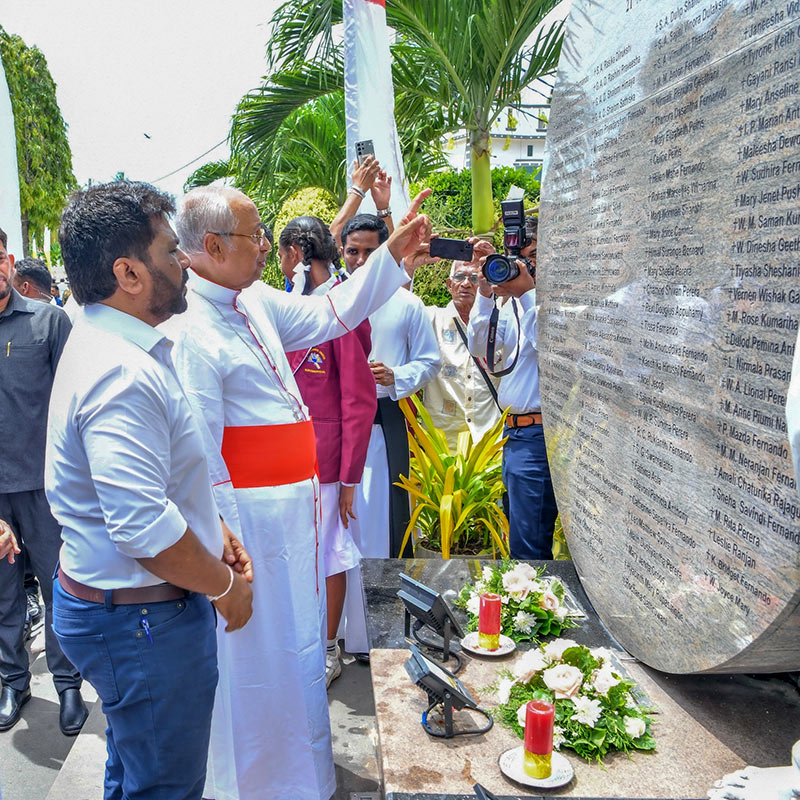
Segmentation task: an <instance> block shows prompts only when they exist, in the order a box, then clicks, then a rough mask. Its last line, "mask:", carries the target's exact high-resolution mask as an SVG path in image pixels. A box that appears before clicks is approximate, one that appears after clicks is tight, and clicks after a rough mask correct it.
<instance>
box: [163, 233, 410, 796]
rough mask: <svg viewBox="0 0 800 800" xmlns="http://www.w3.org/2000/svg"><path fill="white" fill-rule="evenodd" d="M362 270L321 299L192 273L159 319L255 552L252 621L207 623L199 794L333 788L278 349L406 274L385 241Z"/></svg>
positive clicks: (331, 323) (224, 495) (316, 336)
mask: <svg viewBox="0 0 800 800" xmlns="http://www.w3.org/2000/svg"><path fill="white" fill-rule="evenodd" d="M362 272H363V273H364V275H363V276H361V275H359V276H355V277H353V278H352V279H350V280H348V281H347V282H346V283H344V284H342V285H341V286H337V287H336V288H335V289H334V290H332V291H331V292H330V293H329V294H328V295H326V296H324V297H304V298H291V297H289V296H288V295H287V294H286V293H285V292H279V291H277V290H275V289H272V288H270V287H268V286H266V285H265V284H263V283H260V282H259V283H256V284H254V285H253V286H251V287H249V288H248V289H245V290H244V291H242V292H238V291H234V290H232V289H227V288H225V287H222V286H219V285H217V284H214V283H211V282H209V281H207V280H204V279H203V278H201V277H200V276H198V275H196V274H192V276H191V278H190V280H189V292H188V295H187V297H188V304H189V308H188V310H187V312H186V313H184V314H182V315H179V316H176V317H173V319H172V320H170V321H169V322H167V323H165V325H164V326H163V327H164V329H165V332H168V334H169V335H170V336H171V338H173V339H174V341H175V348H174V360H175V366H176V369H177V372H178V375H179V377H180V379H181V381H182V383H183V386H184V389H185V391H186V394H187V397H188V398H189V401H190V403H191V404H192V405H193V406H194V408H195V409H196V411H197V412H198V413H199V414H200V415H202V416H203V418H204V419H205V420H206V422H207V423H208V426H209V428H210V431H211V435H212V437H213V439H214V443H215V445H214V446H215V448H216V453H214V454H210V455H211V456H212V457H210V459H209V460H210V461H211V462H212V463H211V472H212V480H213V483H214V484H215V495H216V499H217V504H218V506H219V510H220V514H221V516H222V518H223V519H224V520H225V522H226V523H227V524H228V525H229V526H230V527H231V529H232V530H233V531H234V533H236V534H237V535H238V536H239V537H240V538H241V541H242V544H243V545H244V547H245V548H246V549H247V550H248V552H249V553H250V555H251V557H252V559H253V571H254V581H253V585H252V586H253V616H252V618H251V619H250V621H249V622H248V624H247V625H246V626H245V627H244V628H242V629H241V630H239V631H236V632H234V633H225V632H224V628H225V623H224V621H222V620H221V621H220V625H219V627H218V646H219V656H218V658H219V673H220V676H219V685H218V688H217V695H216V700H215V707H214V716H213V720H212V728H211V747H210V752H209V762H208V778H207V781H206V788H205V790H204V793H203V796H204V797H211V798H215V800H262V798H281V800H328V798H329V797H330V796H331V795H332V794H333V792H334V791H335V788H336V781H335V776H334V765H333V753H332V749H331V731H330V721H329V718H328V699H327V692H326V687H325V656H324V652H323V647H322V642H321V640H320V618H321V608H320V601H321V599H322V600H324V594H323V595H322V598H320V594H319V588H320V586H321V585H322V586H324V580H322V578H321V576H320V575H318V570H317V527H318V524H319V513H318V512H319V482H318V480H317V478H316V475H315V474H314V463H315V453H316V448H315V445H314V433H313V428H312V426H311V422H310V420H309V418H308V414H307V410H306V408H305V406H304V405H303V403H302V400H301V399H300V392H299V391H298V388H297V384H296V383H295V380H294V377H293V376H292V372H291V369H290V367H289V364H288V362H287V360H286V356H285V355H284V351H285V350H297V349H300V348H303V347H309V346H311V345H313V344H315V343H318V342H321V341H325V340H326V339H329V338H333V337H335V336H337V335H340V334H342V333H344V332H346V330H349V329H351V328H354V327H355V326H356V325H357V324H358V323H359V322H360V321H361V320H363V319H364V318H365V317H366V316H367V315H368V314H369V313H370V312H371V311H373V310H375V309H376V308H378V307H380V305H381V304H382V303H384V302H385V301H386V299H388V297H389V296H390V295H391V294H392V293H393V292H394V291H395V290H396V289H397V288H398V287H399V286H401V285H402V284H403V283H404V282H406V281H407V277H406V276H405V275H404V273H402V272H401V270H400V269H399V268H398V266H397V264H396V263H395V261H394V259H393V258H392V256H391V254H390V253H389V251H388V249H387V248H386V247H382V248H380V249H379V250H377V251H375V253H374V254H373V256H372V257H371V259H370V261H369V262H368V264H366V265H365V266H364V268H363V269H362ZM220 452H221V453H222V456H223V458H220V457H219V454H220ZM309 460H310V461H311V462H313V463H311V464H310V465H309V463H308V462H309Z"/></svg>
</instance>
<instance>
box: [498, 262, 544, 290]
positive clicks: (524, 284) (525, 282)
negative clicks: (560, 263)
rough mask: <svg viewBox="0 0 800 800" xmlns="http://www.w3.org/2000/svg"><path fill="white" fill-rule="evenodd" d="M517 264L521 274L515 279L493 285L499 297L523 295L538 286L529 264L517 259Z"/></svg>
mask: <svg viewBox="0 0 800 800" xmlns="http://www.w3.org/2000/svg"><path fill="white" fill-rule="evenodd" d="M517 266H518V267H519V275H517V277H516V278H514V280H512V281H507V282H506V283H501V284H499V285H498V286H493V287H492V288H493V289H494V293H495V294H496V295H497V296H498V297H522V295H523V294H525V292H529V291H530V290H531V289H535V288H536V278H534V277H533V275H531V274H530V272H528V265H527V264H526V263H525V262H524V261H519V260H517Z"/></svg>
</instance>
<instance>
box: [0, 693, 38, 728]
mask: <svg viewBox="0 0 800 800" xmlns="http://www.w3.org/2000/svg"><path fill="white" fill-rule="evenodd" d="M30 699H31V690H30V689H26V690H25V691H24V692H21V691H17V690H16V689H12V688H11V687H10V686H4V687H3V691H2V693H0V731H7V730H9V729H10V728H13V727H14V726H15V725H16V724H17V723H18V722H19V715H20V712H21V711H22V706H24V705H25V703H27V702H28V700H30Z"/></svg>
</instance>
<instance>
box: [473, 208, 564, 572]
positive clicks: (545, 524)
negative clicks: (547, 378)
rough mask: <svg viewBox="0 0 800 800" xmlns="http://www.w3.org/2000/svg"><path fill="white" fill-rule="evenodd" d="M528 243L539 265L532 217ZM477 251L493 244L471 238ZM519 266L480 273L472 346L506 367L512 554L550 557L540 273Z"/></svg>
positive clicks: (526, 254) (554, 511)
mask: <svg viewBox="0 0 800 800" xmlns="http://www.w3.org/2000/svg"><path fill="white" fill-rule="evenodd" d="M525 222H526V228H527V237H528V240H529V242H530V243H529V244H528V245H527V246H526V247H524V248H523V249H522V252H521V254H520V255H521V256H522V258H523V259H529V260H530V263H531V265H532V267H533V268H534V270H535V267H536V238H537V220H536V219H535V218H533V217H527V218H526V220H525ZM471 241H472V242H473V244H474V245H475V252H476V256H477V255H479V256H481V257H484V256H486V255H487V253H488V252H492V251H493V248H492V247H491V245H488V244H487V243H486V242H481V241H479V240H477V239H473V240H471ZM518 264H519V265H521V268H520V274H519V275H518V276H517V277H516V278H515V279H514V280H511V281H508V282H507V283H503V284H500V285H499V286H492V285H490V284H489V283H487V282H486V280H485V278H484V277H483V275H481V276H480V284H479V285H480V291H479V294H478V297H477V300H476V301H475V305H473V307H472V311H471V312H470V318H469V327H468V330H467V335H468V341H469V349H470V352H471V353H472V354H473V355H474V356H476V357H478V358H481V359H484V362H485V363H487V364H489V365H490V366H491V367H492V370H493V371H494V372H500V371H504V370H510V371H509V372H507V374H505V375H503V376H502V378H501V380H500V388H499V389H498V393H497V394H498V400H499V402H500V405H501V407H502V408H508V409H509V414H508V417H507V418H506V430H505V435H506V436H507V440H506V443H505V445H504V447H503V483H504V484H505V487H506V497H505V500H504V505H505V507H506V514H507V515H508V522H509V545H510V550H511V557H512V558H520V559H550V558H552V557H553V528H554V526H555V521H556V517H557V516H558V507H557V506H556V498H555V494H554V493H553V481H552V480H551V478H550V466H549V464H548V462H547V449H546V447H545V440H544V429H543V427H542V405H541V399H540V397H539V359H538V350H537V345H536V280H535V278H534V275H533V274H531V272H530V271H529V270H528V269H527V266H526V264H525V263H524V261H519V262H518ZM493 294H494V295H496V296H497V297H500V298H506V302H505V303H504V305H502V306H501V307H500V308H499V314H498V318H497V327H496V352H495V355H494V357H490V353H489V346H488V344H489V334H490V328H491V325H490V321H491V318H492V312H493V311H494V309H495V301H494V298H493Z"/></svg>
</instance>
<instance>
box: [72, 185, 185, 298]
mask: <svg viewBox="0 0 800 800" xmlns="http://www.w3.org/2000/svg"><path fill="white" fill-rule="evenodd" d="M174 212H175V203H174V201H173V199H172V197H170V196H169V195H168V194H165V193H164V192H160V191H159V190H158V189H156V188H155V187H154V186H151V185H150V184H149V183H140V182H137V181H116V182H114V183H105V184H99V185H97V186H92V187H90V188H89V189H85V190H82V191H78V192H75V193H74V194H73V195H72V197H70V199H69V202H68V203H67V207H66V208H65V209H64V213H63V214H62V215H61V227H60V228H59V231H58V241H59V243H60V244H61V256H62V258H63V259H64V267H65V268H66V270H67V278H68V279H69V285H70V289H71V290H72V294H73V295H74V297H75V299H76V300H77V301H78V303H80V304H81V305H86V304H87V303H99V302H100V301H101V300H105V299H106V298H108V297H111V295H112V294H114V292H115V291H116V288H117V279H116V277H115V275H114V272H113V270H112V268H113V266H114V262H115V261H116V260H117V259H118V258H125V257H128V258H136V259H139V260H140V261H144V262H145V263H147V248H148V247H150V244H151V243H152V241H153V239H154V238H155V231H154V230H153V224H152V223H153V219H154V218H157V217H160V216H162V215H164V214H172V213H174Z"/></svg>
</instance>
